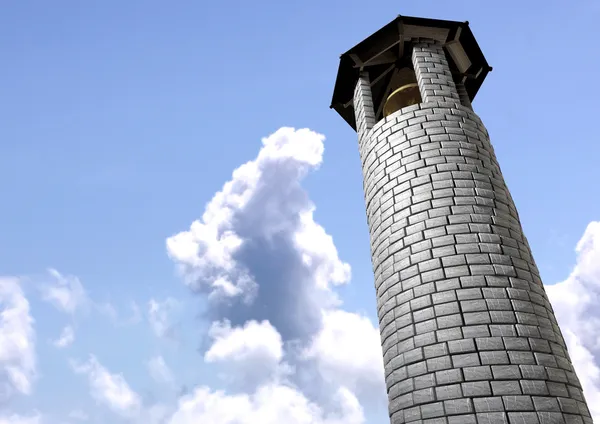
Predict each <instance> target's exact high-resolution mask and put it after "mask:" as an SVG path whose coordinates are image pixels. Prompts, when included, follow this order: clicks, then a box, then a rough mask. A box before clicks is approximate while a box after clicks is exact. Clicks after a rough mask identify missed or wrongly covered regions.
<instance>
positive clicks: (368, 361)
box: [303, 310, 386, 399]
mask: <svg viewBox="0 0 600 424" xmlns="http://www.w3.org/2000/svg"><path fill="white" fill-rule="evenodd" d="M323 315H324V317H323V327H322V329H321V331H320V332H319V333H318V334H316V335H315V337H314V339H313V340H312V343H311V344H310V346H309V347H308V348H307V349H306V350H305V351H304V355H303V356H304V357H305V358H306V359H313V360H315V361H316V363H317V366H318V369H319V371H320V373H321V375H322V376H323V377H324V378H325V380H327V381H329V382H333V383H336V384H341V385H342V386H345V387H348V388H350V389H352V390H354V391H355V392H360V393H362V394H364V395H367V396H368V395H373V396H374V397H376V398H377V399H385V396H386V394H385V385H384V371H383V356H382V353H381V347H380V343H381V338H380V336H379V329H378V328H377V327H374V326H373V324H372V323H371V321H370V320H369V318H367V317H365V316H361V315H358V314H355V313H350V312H346V311H343V310H328V311H324V312H323Z"/></svg>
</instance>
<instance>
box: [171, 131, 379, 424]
mask: <svg viewBox="0 0 600 424" xmlns="http://www.w3.org/2000/svg"><path fill="white" fill-rule="evenodd" d="M323 140H324V137H323V136H322V135H320V134H317V133H315V132H313V131H310V130H308V129H301V130H295V129H293V128H280V129H279V130H278V131H276V132H275V133H273V134H271V135H270V136H268V137H266V138H264V139H263V140H262V144H263V145H262V148H261V150H260V151H259V153H258V155H257V157H256V158H255V159H254V160H252V161H249V162H247V163H245V164H244V165H242V166H240V167H239V168H237V169H236V170H235V171H234V172H233V174H232V177H231V179H230V181H228V182H226V183H225V184H224V186H223V188H222V189H221V191H219V192H218V193H216V194H215V195H214V197H213V198H212V200H211V201H210V202H209V203H208V205H207V206H206V208H205V211H204V213H203V215H202V217H201V219H199V220H197V221H195V222H193V223H192V224H191V226H190V229H189V230H188V231H183V232H181V233H179V234H177V235H175V236H173V237H170V238H169V239H168V240H167V243H166V244H167V252H168V254H169V256H170V257H171V258H172V259H173V260H174V261H175V262H176V264H177V265H178V268H179V270H180V271H181V272H182V274H183V276H184V281H185V283H186V284H187V285H188V287H190V288H191V289H192V290H193V291H195V292H197V293H200V294H202V295H205V296H206V297H207V299H208V300H209V302H208V305H207V313H206V317H207V318H209V319H211V320H212V321H213V325H212V327H211V330H210V332H209V336H210V337H211V338H212V339H213V344H212V345H211V346H210V347H209V349H208V350H207V351H206V353H205V361H206V362H208V363H217V364H222V365H223V366H224V367H226V369H227V370H228V374H229V375H231V376H233V377H235V379H234V380H235V381H231V380H230V381H229V382H228V383H229V385H230V386H231V385H233V386H237V387H238V388H239V387H240V385H241V386H243V387H244V389H245V390H244V391H243V392H242V393H243V394H233V395H229V394H225V392H218V391H217V392H215V391H211V390H210V389H209V388H206V387H200V388H198V389H197V390H196V391H195V392H194V393H193V394H192V395H190V396H188V397H186V398H184V399H182V401H181V402H180V405H179V410H178V412H177V413H176V414H175V416H174V417H173V420H172V421H171V422H172V423H173V424H180V423H181V424H183V423H188V422H214V423H219V424H227V423H236V424H245V423H254V422H264V423H275V422H289V423H292V424H296V423H297V424H301V423H302V424H303V423H311V424H317V423H318V424H321V423H322V424H325V423H326V424H333V423H338V422H340V423H341V422H344V423H359V422H362V421H363V413H362V408H361V406H360V404H359V403H358V400H357V398H356V397H355V394H354V393H353V391H352V387H348V386H347V385H346V383H347V384H348V385H350V386H354V387H355V388H357V387H358V386H361V385H363V383H367V384H371V382H373V381H377V380H378V379H383V376H382V374H383V372H382V370H381V366H380V364H381V362H382V359H381V353H379V355H377V356H376V355H373V352H377V351H378V350H379V351H380V348H379V344H380V342H379V335H378V333H377V330H375V329H374V328H373V326H372V325H371V324H370V323H369V322H368V320H367V319H366V318H362V317H359V316H357V315H354V314H349V313H344V312H342V311H337V310H334V309H336V308H339V306H340V304H341V302H340V300H339V298H338V296H337V294H336V293H335V292H334V291H333V289H334V288H335V286H338V285H341V284H345V283H347V282H349V281H350V275H351V272H350V266H349V265H348V264H347V263H345V262H343V261H341V260H340V258H339V256H338V252H337V249H336V247H335V244H334V242H333V239H332V237H331V236H330V235H329V234H327V232H326V231H325V229H324V228H323V227H322V226H320V225H319V224H318V223H316V222H315V220H314V211H315V206H314V205H313V203H312V202H311V201H310V199H309V197H308V196H307V194H306V192H305V191H304V190H303V188H302V186H301V181H302V180H303V178H304V177H305V176H306V175H307V173H308V172H309V171H311V170H314V169H316V168H317V167H318V166H319V165H320V164H321V161H322V157H323V151H324V146H323ZM344 320H346V321H347V322H348V323H349V324H350V325H357V326H358V331H355V332H354V333H353V332H352V330H355V329H352V330H350V331H348V330H347V329H344V330H345V334H344V335H343V336H341V337H340V338H339V339H336V340H337V342H340V343H342V346H341V349H346V348H348V349H355V348H356V347H358V348H359V352H358V356H354V357H353V356H352V355H350V354H349V353H348V352H334V351H333V348H332V346H331V345H329V344H328V342H327V340H325V339H326V338H327V337H329V336H331V335H333V334H334V333H336V331H338V330H340V328H339V327H340V325H341V321H344ZM336 334H337V333H336ZM353 335H354V337H356V339H355V340H352V337H353ZM364 337H366V339H364ZM369 341H371V342H374V344H373V346H371V347H372V349H371V350H369V349H365V346H364V345H363V344H361V343H364V344H366V343H369ZM310 343H312V347H311V349H308V350H306V351H305V355H304V357H303V358H302V360H299V359H300V358H299V355H298V353H299V352H302V350H303V349H304V348H307V347H308V346H307V344H310ZM328 354H334V355H337V356H335V357H334V359H332V360H329V359H328V358H326V357H325V355H328ZM335 360H342V361H345V362H344V364H345V365H346V366H347V367H348V369H346V370H343V369H342V365H340V364H335V363H334V362H335ZM371 360H373V361H372V362H369V361H371ZM298 367H303V368H304V369H302V370H300V369H299V368H298ZM344 371H346V373H344ZM370 372H372V373H373V374H374V376H369V375H368V374H369V373H370ZM240 381H241V382H240ZM325 385H326V386H327V387H324V386H325ZM321 386H323V389H322V390H320V388H321ZM375 386H377V387H378V388H380V387H381V386H382V382H380V384H379V385H377V384H373V385H371V386H370V387H375ZM332 393H337V396H338V398H337V399H332ZM309 399H310V400H309ZM313 402H314V403H313Z"/></svg>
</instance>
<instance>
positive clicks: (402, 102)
mask: <svg viewBox="0 0 600 424" xmlns="http://www.w3.org/2000/svg"><path fill="white" fill-rule="evenodd" d="M417 103H421V92H420V91H419V84H417V83H416V82H413V83H410V84H405V85H403V86H402V87H400V88H398V89H396V90H394V91H393V92H392V94H390V95H389V96H388V98H387V100H386V101H385V105H383V116H384V117H386V116H388V115H391V114H392V113H394V112H396V111H398V110H400V109H402V108H403V107H406V106H411V105H415V104H417Z"/></svg>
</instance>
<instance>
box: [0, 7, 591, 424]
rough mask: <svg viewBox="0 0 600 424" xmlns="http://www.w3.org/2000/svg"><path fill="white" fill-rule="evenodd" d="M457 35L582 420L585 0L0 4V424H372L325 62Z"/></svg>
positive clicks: (357, 220) (338, 124)
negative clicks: (404, 25)
mask: <svg viewBox="0 0 600 424" xmlns="http://www.w3.org/2000/svg"><path fill="white" fill-rule="evenodd" d="M397 14H403V15H409V16H423V17H431V18H440V19H450V20H459V21H465V20H468V21H469V22H470V26H471V29H472V30H473V32H474V34H475V37H476V38H477V40H478V42H479V44H480V46H481V48H482V50H483V52H484V54H485V56H486V58H487V60H488V62H489V63H490V64H491V65H492V66H493V67H494V70H493V72H491V73H490V74H489V75H488V77H487V80H486V81H485V82H484V84H483V86H482V88H481V90H480V92H479V93H478V95H477V98H476V99H475V101H474V103H473V107H474V109H475V111H476V112H477V113H478V114H479V116H480V117H481V118H482V119H483V122H484V123H485V125H486V127H487V129H488V130H489V133H490V135H491V139H492V143H493V144H494V147H495V151H496V155H497V157H498V160H499V162H500V164H501V166H502V171H503V173H504V177H505V179H506V181H507V184H508V187H509V189H510V190H511V193H512V196H513V198H514V200H515V202H516V205H517V208H518V210H519V214H520V218H521V222H522V224H523V227H524V230H525V233H526V236H527V238H528V240H529V243H530V245H531V247H532V250H533V253H534V257H535V259H536V262H537V265H538V267H539V269H540V272H541V274H542V278H543V280H544V282H545V284H546V285H547V291H548V294H549V297H550V299H551V301H552V303H553V305H554V307H555V310H556V313H557V316H558V319H559V322H560V323H561V325H562V329H563V333H564V335H565V338H566V339H567V341H568V344H569V351H570V353H571V356H572V359H573V361H574V363H575V366H576V369H577V370H578V372H579V375H580V377H581V379H582V382H583V384H584V393H585V394H586V396H587V398H588V401H589V404H590V408H591V409H592V412H593V414H594V415H595V416H596V417H597V420H600V409H599V406H598V405H600V341H599V338H598V335H599V334H600V314H599V313H598V310H597V307H596V306H595V305H596V302H597V301H598V300H599V297H600V196H599V194H600V191H599V190H598V186H597V184H598V181H600V166H598V158H600V145H599V144H598V143H597V140H598V131H597V121H598V111H599V106H598V103H597V99H598V98H599V97H600V84H597V83H596V79H597V75H600V56H599V55H597V54H595V45H592V41H593V40H599V39H600V29H599V27H598V25H597V22H598V18H600V4H599V3H598V2H597V1H596V0H572V1H570V2H563V1H551V0H550V1H544V2H541V1H530V2H522V1H520V2H515V1H505V2H493V3H490V2H478V1H458V0H457V1H453V2H447V1H431V0H429V1H426V0H420V1H418V2H417V1H414V2H394V1H388V0H381V1H379V2H376V4H369V5H368V4H367V3H365V2H359V1H356V0H344V1H343V2H342V1H338V0H332V1H322V0H320V1H317V0H306V1H303V2H269V1H262V2H261V1H258V2H256V1H255V2H246V1H232V0H223V1H220V2H193V1H185V0H182V1H179V2H161V1H155V0H144V1H142V0H128V1H115V0H105V1H96V2H91V1H90V2H80V1H74V0H71V1H67V0H55V1H53V2H40V1H37V2H36V1H31V0H21V1H12V2H8V1H7V2H3V5H2V14H0V54H1V55H2V59H3V60H2V63H3V66H2V67H1V68H0V81H1V82H0V87H1V90H0V91H1V93H2V101H1V102H0V196H2V202H1V204H0V310H1V311H2V312H1V315H0V424H75V423H134V424H135V423H139V424H142V423H144V424H191V423H198V422H202V423H204V422H207V423H215V424H251V423H258V422H260V423H265V424H275V423H280V422H284V421H285V422H288V423H291V424H341V423H344V424H375V423H383V422H386V420H387V418H386V416H387V412H386V408H387V405H386V396H385V388H384V385H383V365H382V359H381V349H380V346H379V342H380V341H379V333H378V329H377V317H376V311H375V305H376V303H375V292H374V288H373V274H372V267H371V260H370V252H369V235H368V229H367V225H366V216H365V212H364V200H363V193H362V181H361V178H362V174H361V169H360V161H359V156H358V149H357V141H356V134H355V133H354V131H353V130H352V129H351V128H350V127H349V126H348V125H347V124H346V123H345V122H344V121H343V120H342V119H341V118H340V117H339V116H337V115H336V114H335V112H333V111H332V110H330V109H329V104H330V100H331V94H332V92H333V85H334V81H335V76H336V72H337V66H338V61H339V55H340V54H341V53H343V52H345V51H346V50H348V49H349V48H350V47H352V46H353V45H355V44H356V43H358V42H359V41H361V40H362V39H364V38H365V37H366V36H368V35H369V34H371V33H372V32H374V31H375V30H377V29H379V28H380V27H382V26H383V25H385V24H386V23H388V22H389V21H391V20H392V19H394V17H395V16H396V15H397Z"/></svg>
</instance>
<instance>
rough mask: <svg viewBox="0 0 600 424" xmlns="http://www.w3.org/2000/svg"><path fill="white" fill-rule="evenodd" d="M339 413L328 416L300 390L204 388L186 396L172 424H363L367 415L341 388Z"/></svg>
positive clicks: (350, 395) (337, 394)
mask: <svg viewBox="0 0 600 424" xmlns="http://www.w3.org/2000/svg"><path fill="white" fill-rule="evenodd" d="M336 401H337V404H336V406H337V410H335V411H333V412H331V413H326V412H324V411H323V409H322V408H321V407H320V406H319V405H317V404H315V403H312V402H310V401H309V400H308V399H307V398H306V397H305V396H304V395H303V394H302V393H301V392H299V391H298V390H296V389H294V388H292V387H288V386H284V385H277V384H274V385H268V386H263V387H262V388H260V389H259V390H258V391H256V392H255V393H253V394H251V395H249V394H239V395H226V394H225V393H224V392H222V391H211V390H210V389H209V388H207V387H200V388H198V389H196V390H195V391H194V392H193V393H192V394H190V395H188V396H184V397H183V398H182V399H181V400H180V401H179V405H178V410H177V412H176V413H175V414H174V415H173V416H172V417H171V419H170V420H169V424H196V423H215V424H217V423H218V424H255V423H261V424H280V423H287V424H361V423H363V422H364V414H363V411H362V408H361V406H360V404H359V402H358V400H357V399H356V397H355V396H354V395H353V394H352V393H351V392H350V391H348V390H346V389H344V388H341V389H339V390H338V392H337V393H336Z"/></svg>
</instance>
